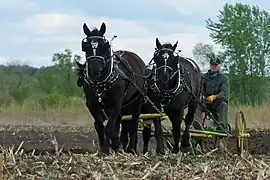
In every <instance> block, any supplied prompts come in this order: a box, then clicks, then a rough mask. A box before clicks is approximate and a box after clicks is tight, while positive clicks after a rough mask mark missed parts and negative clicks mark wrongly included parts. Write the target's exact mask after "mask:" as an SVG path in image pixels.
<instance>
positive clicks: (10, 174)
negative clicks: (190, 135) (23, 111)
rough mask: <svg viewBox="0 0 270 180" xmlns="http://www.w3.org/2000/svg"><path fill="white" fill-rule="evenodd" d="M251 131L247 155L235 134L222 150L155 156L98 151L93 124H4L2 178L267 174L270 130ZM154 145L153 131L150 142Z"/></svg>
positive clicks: (253, 176) (269, 172)
mask: <svg viewBox="0 0 270 180" xmlns="http://www.w3.org/2000/svg"><path fill="white" fill-rule="evenodd" d="M250 134H251V138H250V140H249V145H250V149H249V151H250V153H251V154H252V155H251V156H250V155H249V156H247V157H245V158H240V157H239V156H238V155H234V153H235V141H234V139H230V140H229V141H227V148H228V151H226V152H225V154H220V153H216V152H214V153H210V154H208V153H207V154H206V155H203V156H200V155H199V156H198V155H196V156H192V155H191V156H190V155H188V156H186V155H182V154H181V153H179V154H177V155H174V154H170V153H168V152H167V154H166V155H164V156H156V155H155V153H151V152H150V153H149V154H148V155H142V154H140V155H138V156H131V155H128V154H118V155H116V156H114V155H112V156H107V157H100V156H98V155H97V153H95V152H97V149H98V144H97V136H96V133H95V131H93V129H91V128H83V127H76V126H73V127H72V126H22V125H17V126H15V125H2V126H1V129H0V142H1V146H2V147H1V149H2V151H3V152H4V173H3V174H4V176H3V179H78V180H79V179H91V180H92V179H99V180H101V179H160V178H162V179H168V180H169V179H269V177H270V166H269V164H270V158H269V157H270V156H269V155H270V146H269V144H270V133H269V132H267V131H264V132H255V131H251V132H250ZM20 144H22V146H21V149H19V150H18V151H17V149H18V147H19V146H20ZM13 145H14V147H13ZM155 146H156V145H155V139H154V137H152V139H151V142H150V147H151V148H152V149H154V148H155ZM12 147H13V148H12ZM56 147H58V150H57V149H56ZM62 147H63V151H61V150H60V149H61V148H62ZM34 150H35V151H34ZM139 150H140V151H141V150H142V139H141V135H140V139H139ZM33 152H34V153H33ZM81 153H82V154H81Z"/></svg>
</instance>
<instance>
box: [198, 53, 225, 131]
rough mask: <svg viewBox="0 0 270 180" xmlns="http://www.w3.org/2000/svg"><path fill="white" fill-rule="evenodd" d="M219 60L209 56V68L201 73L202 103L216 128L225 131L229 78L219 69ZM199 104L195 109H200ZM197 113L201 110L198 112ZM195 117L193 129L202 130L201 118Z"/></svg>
mask: <svg viewBox="0 0 270 180" xmlns="http://www.w3.org/2000/svg"><path fill="white" fill-rule="evenodd" d="M220 68H221V60H220V59H219V58H216V57H214V56H212V57H211V58H210V69H209V70H208V72H207V73H205V74H204V75H203V84H202V95H203V99H204V102H203V103H204V104H205V105H206V107H207V109H208V110H209V111H210V112H211V113H212V115H213V116H214V118H215V120H216V122H217V130H218V131H221V132H224V131H227V115H228V103H229V93H230V87H229V78H228V77H227V76H226V75H225V74H223V73H222V72H221V70H220ZM201 110H202V107H201V105H198V109H197V111H201ZM198 113H199V114H200V113H201V112H198ZM198 113H197V117H196V119H197V120H195V121H194V122H193V127H194V128H195V129H201V130H203V127H202V125H201V122H202V119H201V117H200V118H199V116H200V115H199V116H198Z"/></svg>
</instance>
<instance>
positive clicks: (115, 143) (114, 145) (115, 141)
mask: <svg viewBox="0 0 270 180" xmlns="http://www.w3.org/2000/svg"><path fill="white" fill-rule="evenodd" d="M121 121H122V117H121V116H120V115H119V116H118V118H117V120H116V122H115V133H113V138H112V149H113V151H114V152H117V151H118V149H119V146H120V138H119V131H120V125H121Z"/></svg>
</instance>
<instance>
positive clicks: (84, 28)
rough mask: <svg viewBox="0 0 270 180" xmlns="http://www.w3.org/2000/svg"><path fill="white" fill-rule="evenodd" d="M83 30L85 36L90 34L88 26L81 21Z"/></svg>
mask: <svg viewBox="0 0 270 180" xmlns="http://www.w3.org/2000/svg"><path fill="white" fill-rule="evenodd" d="M83 32H84V34H85V35H86V36H91V31H90V30H89V28H88V27H87V25H86V24H85V23H83Z"/></svg>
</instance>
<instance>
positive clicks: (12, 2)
mask: <svg viewBox="0 0 270 180" xmlns="http://www.w3.org/2000/svg"><path fill="white" fill-rule="evenodd" d="M35 7H37V4H36V1H34V0H7V1H1V2H0V9H2V10H7V9H31V8H35Z"/></svg>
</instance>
